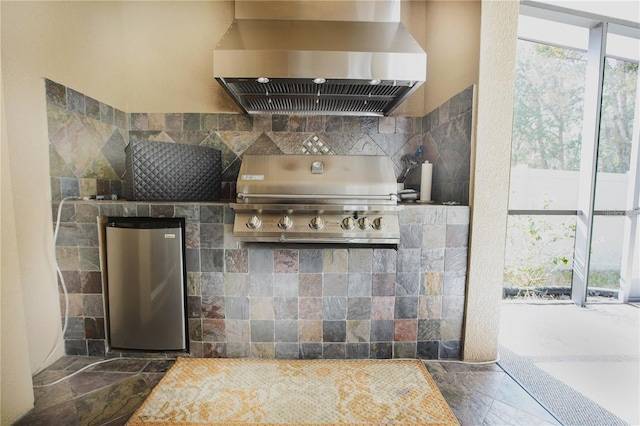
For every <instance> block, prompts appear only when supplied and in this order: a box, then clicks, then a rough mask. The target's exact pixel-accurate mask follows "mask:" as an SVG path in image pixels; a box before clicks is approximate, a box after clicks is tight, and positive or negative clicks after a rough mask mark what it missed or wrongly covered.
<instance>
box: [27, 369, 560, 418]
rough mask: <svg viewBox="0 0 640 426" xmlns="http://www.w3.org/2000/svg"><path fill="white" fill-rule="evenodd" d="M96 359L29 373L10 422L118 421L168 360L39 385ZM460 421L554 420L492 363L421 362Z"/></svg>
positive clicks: (92, 371) (130, 410) (89, 371)
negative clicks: (30, 390) (30, 381)
mask: <svg viewBox="0 0 640 426" xmlns="http://www.w3.org/2000/svg"><path fill="white" fill-rule="evenodd" d="M97 360H99V358H95V357H81V356H65V357H63V358H61V359H60V360H58V361H56V362H55V363H54V364H53V365H51V366H50V367H49V368H47V369H46V370H44V371H43V372H41V373H40V374H38V375H37V376H36V377H34V392H35V407H34V408H33V410H31V411H30V412H29V413H27V414H26V415H25V416H24V417H23V418H22V419H20V420H19V421H18V422H16V423H15V424H16V425H65V426H68V425H109V426H115V425H123V424H125V423H126V421H127V419H128V418H129V417H130V416H131V414H132V413H133V412H134V411H135V409H136V408H137V407H138V406H139V405H140V404H142V402H143V401H144V399H145V398H146V396H147V395H148V394H149V392H150V391H151V389H152V388H153V387H154V386H155V385H156V384H157V383H158V381H159V380H160V379H161V378H162V376H163V374H164V373H165V372H166V371H167V370H168V368H169V367H170V366H171V364H172V361H171V360H147V359H119V360H117V361H110V362H107V363H104V364H100V365H97V366H95V367H91V368H90V369H87V370H85V371H83V372H81V373H79V374H77V375H75V376H73V377H71V378H70V379H68V380H63V381H61V382H60V383H58V384H55V385H53V386H49V387H35V386H41V385H42V384H45V383H51V382H53V381H56V380H58V379H60V378H62V377H65V376H67V375H69V374H71V373H72V372H74V371H78V370H80V369H81V368H83V367H85V366H86V365H88V364H89V363H91V362H95V361H97ZM425 365H426V366H427V369H428V370H429V372H430V373H431V375H432V377H433V379H434V380H435V382H436V384H437V385H438V387H439V389H440V391H441V392H442V394H443V395H444V397H445V399H446V400H447V402H448V403H449V405H450V406H451V408H452V410H453V412H454V413H455V415H456V417H457V418H458V421H459V422H460V424H461V425H480V424H482V425H524V424H526V425H559V424H560V423H559V422H558V421H557V420H556V419H555V418H554V417H553V416H552V415H550V414H549V413H548V412H547V411H546V410H545V409H544V408H543V407H542V406H541V405H540V404H538V403H537V402H536V401H535V400H534V399H533V398H532V397H531V396H530V395H529V394H528V393H527V392H526V391H525V390H523V389H522V388H521V387H520V386H519V385H518V384H517V383H516V382H515V381H514V380H513V379H511V377H509V376H508V375H507V374H506V373H505V372H504V371H503V370H502V369H501V368H500V367H499V366H498V365H496V364H475V365H471V364H462V363H456V362H438V361H425Z"/></svg>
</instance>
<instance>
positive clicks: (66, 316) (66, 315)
mask: <svg viewBox="0 0 640 426" xmlns="http://www.w3.org/2000/svg"><path fill="white" fill-rule="evenodd" d="M78 199H80V198H79V197H65V198H63V199H62V200H60V205H58V215H57V217H56V227H55V231H54V233H53V250H54V253H53V261H54V263H55V265H56V272H57V274H58V278H59V279H60V286H61V287H62V292H63V293H64V303H65V309H64V323H63V326H62V339H58V338H57V337H58V336H56V343H55V345H54V346H53V348H51V351H49V355H47V357H46V358H45V359H44V360H43V361H42V363H40V366H38V368H37V369H36V371H35V373H33V375H34V376H35V375H36V374H38V373H40V372H41V371H42V370H44V369H45V368H46V367H44V365H45V364H46V363H47V361H49V358H51V357H52V356H53V354H54V353H55V352H56V350H57V349H58V346H60V341H61V340H64V335H65V333H66V332H67V325H68V323H69V293H68V292H67V285H66V283H65V281H64V276H63V275H62V271H61V270H60V266H59V265H58V259H57V256H56V254H55V250H56V247H57V245H58V232H59V231H60V220H61V217H62V206H63V205H64V203H65V202H66V201H70V200H78ZM57 287H58V286H57V283H56V293H57Z"/></svg>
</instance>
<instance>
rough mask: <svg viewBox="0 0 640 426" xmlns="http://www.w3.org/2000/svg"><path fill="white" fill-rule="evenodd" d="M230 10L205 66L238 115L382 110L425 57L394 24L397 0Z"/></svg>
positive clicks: (420, 70)
mask: <svg viewBox="0 0 640 426" xmlns="http://www.w3.org/2000/svg"><path fill="white" fill-rule="evenodd" d="M235 7H236V12H235V17H236V19H235V21H234V22H233V24H232V25H231V27H230V28H229V29H228V30H227V33H226V34H225V36H224V37H223V39H222V40H221V41H220V43H219V44H218V46H217V47H216V48H215V50H214V70H213V71H214V77H215V78H216V80H217V81H218V82H219V83H220V84H222V85H223V87H224V88H225V89H226V90H227V91H228V92H229V94H230V95H231V96H232V97H233V99H234V100H235V101H236V102H237V103H238V104H239V105H240V107H241V108H242V109H243V111H245V112H246V113H250V114H339V115H375V116H381V115H388V114H389V113H391V112H392V111H393V110H394V109H395V108H396V107H397V106H398V105H399V104H400V103H401V102H402V101H403V100H405V99H406V98H407V97H408V96H409V95H410V94H411V93H412V92H413V91H415V90H416V89H417V88H418V87H419V86H420V85H421V84H422V83H423V82H424V80H425V77H426V72H427V71H426V68H427V56H426V53H425V52H424V50H422V48H421V47H420V45H419V44H418V43H417V42H416V41H415V39H414V38H413V37H412V36H411V34H410V33H409V32H408V30H407V29H406V28H405V27H404V25H402V23H400V0H391V1H388V0H375V1H308V0H307V1H257V0H236V3H235ZM259 81H260V82H259Z"/></svg>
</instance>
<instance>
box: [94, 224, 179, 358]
mask: <svg viewBox="0 0 640 426" xmlns="http://www.w3.org/2000/svg"><path fill="white" fill-rule="evenodd" d="M119 226H122V225H119V224H117V223H108V225H107V229H106V246H107V274H108V275H107V276H108V312H109V328H108V329H109V337H110V345H111V347H113V348H120V349H138V350H185V349H186V347H187V346H186V326H185V323H186V319H185V317H186V315H185V294H184V288H185V285H184V275H185V274H184V263H183V246H184V242H183V232H182V228H181V227H180V226H179V224H178V225H172V224H168V225H165V226H173V227H163V228H159V229H153V228H148V229H142V228H138V227H119ZM123 226H131V224H125V225H123ZM134 226H140V223H138V224H136V225H134ZM142 226H144V225H142Z"/></svg>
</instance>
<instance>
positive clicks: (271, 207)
mask: <svg viewBox="0 0 640 426" xmlns="http://www.w3.org/2000/svg"><path fill="white" fill-rule="evenodd" d="M229 207H230V208H231V209H233V210H242V211H257V212H261V213H262V212H264V213H270V212H271V213H273V212H294V211H297V212H310V211H313V212H344V213H345V214H353V213H356V212H358V213H364V212H367V213H374V212H398V211H400V209H401V207H400V206H398V205H397V204H388V205H387V204H375V205H372V204H313V205H310V204H261V203H260V204H255V203H254V204H239V203H231V204H229Z"/></svg>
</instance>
